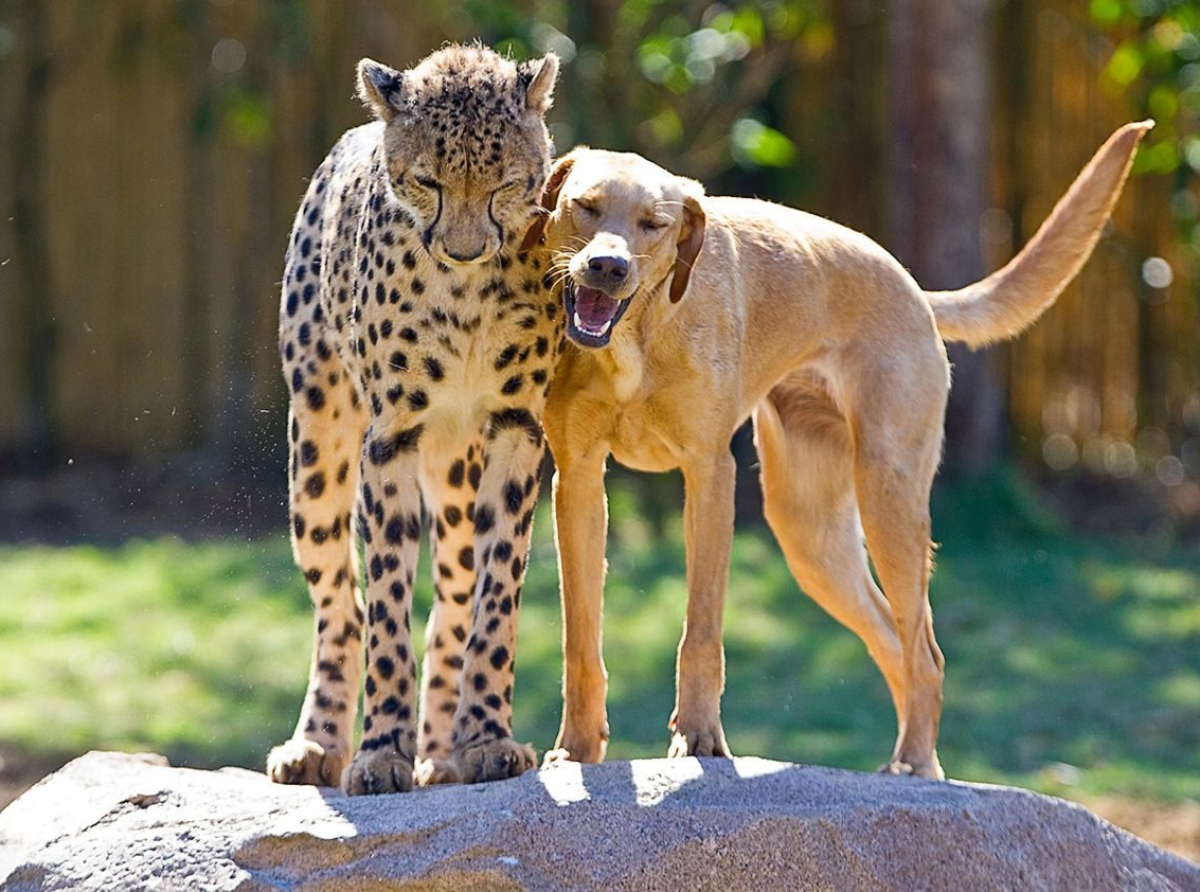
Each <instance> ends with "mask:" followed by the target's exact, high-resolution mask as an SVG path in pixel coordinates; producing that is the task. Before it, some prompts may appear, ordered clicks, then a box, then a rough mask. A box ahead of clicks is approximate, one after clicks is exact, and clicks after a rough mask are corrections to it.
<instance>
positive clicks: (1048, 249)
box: [527, 122, 1152, 778]
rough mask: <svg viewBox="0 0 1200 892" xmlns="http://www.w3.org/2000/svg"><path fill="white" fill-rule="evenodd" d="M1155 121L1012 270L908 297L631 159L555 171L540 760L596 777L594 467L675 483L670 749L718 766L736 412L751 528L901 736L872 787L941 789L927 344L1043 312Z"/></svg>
mask: <svg viewBox="0 0 1200 892" xmlns="http://www.w3.org/2000/svg"><path fill="white" fill-rule="evenodd" d="M1150 126H1152V125H1151V122H1144V123H1138V124H1129V125H1126V126H1125V127H1123V128H1121V129H1120V130H1118V131H1117V132H1116V133H1115V134H1114V135H1113V136H1112V137H1111V138H1110V139H1109V140H1108V142H1106V143H1105V144H1104V146H1103V147H1102V148H1101V149H1100V150H1099V151H1098V152H1097V154H1096V156H1095V157H1094V158H1093V159H1092V160H1091V162H1090V163H1089V164H1088V166H1087V167H1086V168H1085V169H1084V170H1083V172H1082V173H1081V174H1080V175H1079V177H1078V179H1077V180H1076V181H1075V183H1074V184H1073V185H1072V187H1071V189H1070V191H1069V192H1068V193H1067V194H1066V196H1065V197H1064V198H1063V199H1062V200H1061V201H1060V202H1059V204H1058V206H1057V207H1056V208H1055V209H1054V212H1053V213H1052V214H1051V216H1050V218H1049V219H1048V220H1047V221H1046V222H1045V224H1043V226H1042V228H1041V229H1040V230H1039V231H1038V233H1037V235H1036V236H1035V237H1034V239H1033V240H1032V241H1031V242H1030V243H1029V244H1028V245H1027V246H1026V247H1025V248H1024V250H1022V251H1021V252H1020V253H1019V254H1018V255H1017V257H1016V258H1014V259H1013V260H1012V261H1011V262H1010V263H1009V264H1008V265H1007V266H1005V267H1004V268H1003V269H1001V270H999V271H998V272H996V273H994V274H992V275H991V276H988V277H987V278H986V279H984V280H983V281H981V282H978V283H976V284H974V285H970V286H968V287H966V288H963V289H962V290H959V291H952V292H928V291H923V290H921V288H920V286H918V285H917V283H916V282H915V281H913V279H912V277H911V276H910V275H909V274H908V273H907V272H906V271H905V270H904V268H903V267H902V266H901V265H900V264H899V263H898V262H897V261H896V260H895V259H894V258H893V257H892V256H891V255H890V254H888V253H887V252H886V251H884V250H883V249H882V248H880V247H879V246H878V245H877V244H875V243H874V242H872V241H871V240H870V239H868V238H867V237H865V236H863V235H861V234H859V233H857V232H853V231H851V230H849V229H846V228H845V227H843V226H839V225H838V224H836V223H832V222H830V221H828V220H824V219H822V218H820V217H815V216H812V215H810V214H805V213H802V212H800V211H796V210H792V209H790V208H786V207H782V206H780V205H776V204H770V203H768V202H765V201H755V200H750V199H744V198H715V197H709V196H705V195H704V193H703V190H702V188H701V187H700V185H699V184H698V183H695V182H693V181H691V180H688V179H684V178H682V177H678V176H674V175H672V174H670V173H668V172H667V171H665V170H663V169H662V168H660V167H657V166H656V165H654V164H652V163H650V162H649V161H646V160H645V159H643V158H640V157H638V156H636V155H630V154H619V153H613V152H604V151H594V150H590V149H579V150H576V151H574V152H572V153H571V154H569V155H568V156H566V157H564V158H563V159H561V160H560V161H559V162H558V164H557V166H556V168H555V169H554V171H553V172H552V174H551V178H550V180H549V182H548V185H547V189H546V192H545V198H544V202H543V203H544V205H545V208H546V211H547V215H546V217H545V219H544V220H543V221H542V226H541V227H535V229H534V230H533V231H532V232H531V233H530V238H529V239H528V240H527V244H531V243H532V241H533V240H534V239H536V238H538V237H539V236H540V235H542V234H544V236H545V239H546V242H547V244H548V246H549V247H550V248H551V249H552V250H554V251H555V252H556V253H555V273H556V275H558V276H559V277H560V279H561V292H562V299H563V300H564V302H565V306H566V310H567V318H568V329H567V331H568V335H569V337H570V338H571V340H572V341H574V342H575V344H576V345H578V348H576V349H571V350H569V351H568V353H567V354H566V356H565V357H564V359H563V361H562V362H561V364H560V366H559V369H558V372H557V375H556V378H555V381H554V385H553V387H552V389H551V393H550V399H549V402H548V405H547V410H546V418H545V425H546V432H547V435H548V438H549V441H550V446H551V449H552V451H553V453H554V458H555V461H556V463H557V465H558V473H557V475H556V476H555V481H554V501H555V504H554V510H555V522H556V534H557V540H558V549H559V561H560V573H561V579H562V597H563V612H564V616H565V626H566V629H565V651H566V654H565V657H566V666H565V682H564V689H565V690H564V694H565V703H564V708H563V722H562V729H561V731H560V732H559V736H558V742H557V744H556V746H557V750H555V751H552V752H551V753H549V754H548V756H547V758H548V759H551V760H553V759H563V758H566V759H573V760H579V761H585V762H594V761H599V760H601V759H602V758H603V757H604V751H605V746H606V742H607V739H608V721H607V714H606V710H605V693H606V672H605V668H604V662H603V658H602V656H601V634H600V632H601V600H602V596H603V589H604V573H605V561H604V550H605V534H606V525H607V512H606V504H605V494H604V468H605V461H606V459H607V457H608V456H609V455H610V454H611V455H613V456H615V457H616V458H617V460H618V461H620V462H621V463H622V464H625V465H628V466H630V467H632V468H638V469H641V470H646V471H666V470H670V469H673V468H681V469H682V471H683V477H684V484H685V488H686V504H685V507H684V530H685V539H686V546H687V582H688V605H687V619H686V623H685V627H684V634H683V640H682V642H681V643H680V646H679V660H678V667H677V671H678V676H677V678H678V684H677V692H676V702H675V711H674V713H673V715H672V716H671V720H670V728H671V729H672V730H673V732H674V736H673V739H672V742H671V745H670V754H671V755H673V756H684V755H700V756H706V755H728V754H729V747H728V745H727V744H726V742H725V733H724V731H723V729H722V727H721V715H720V698H721V691H722V688H723V686H724V655H723V649H722V642H721V623H722V611H723V602H724V597H725V587H726V583H727V579H728V574H729V550H730V542H731V540H732V537H733V489H734V460H733V457H732V456H731V455H730V452H729V441H730V438H731V437H732V436H733V433H734V431H736V430H737V428H738V426H739V425H741V424H742V423H743V422H744V421H745V420H746V419H747V418H748V417H752V418H753V420H754V430H755V442H756V445H757V447H758V452H759V457H760V459H761V461H762V485H763V493H764V496H765V505H766V516H767V521H768V523H769V524H770V526H771V529H772V530H773V531H774V533H775V536H776V538H777V539H778V540H779V543H780V545H781V546H782V547H783V551H784V554H785V555H786V557H787V562H788V566H789V567H790V568H791V571H792V573H793V574H794V576H795V577H796V580H797V581H798V582H799V583H800V585H801V587H802V588H803V589H804V591H806V592H807V593H808V594H809V596H810V597H812V598H813V599H814V600H816V601H817V602H818V603H819V604H820V605H821V606H822V607H823V608H825V609H826V610H827V611H828V612H829V613H830V614H831V615H832V616H834V617H835V618H836V619H838V620H839V621H840V622H842V623H843V624H845V625H846V626H847V627H849V628H850V629H851V630H853V631H854V632H855V633H856V634H857V635H858V636H859V637H860V638H861V639H862V640H863V642H864V643H865V644H866V646H867V649H868V650H869V651H870V653H871V656H872V657H873V658H874V659H875V662H876V663H877V664H878V665H879V668H880V669H881V670H882V672H883V675H884V678H886V680H887V684H888V688H889V690H890V692H891V696H892V700H893V702H894V704H895V708H896V713H897V717H898V720H899V736H898V739H897V741H896V746H895V749H894V751H893V753H892V757H891V760H890V761H889V762H888V763H887V764H886V765H885V766H884V770H886V771H890V772H893V773H904V774H909V773H911V774H916V775H919V776H922V777H936V778H940V777H942V769H941V766H940V764H939V763H938V758H937V752H936V743H937V734H938V722H939V719H940V716H941V708H942V676H943V659H942V654H941V651H940V650H939V649H938V645H937V642H936V641H935V639H934V634H933V621H932V616H931V613H930V607H929V599H928V592H927V589H928V582H929V571H930V521H929V490H930V486H931V484H932V481H933V476H934V472H935V470H936V469H937V465H938V461H939V457H940V452H941V443H942V424H943V415H944V411H945V406H946V394H947V392H948V390H949V387H950V368H949V365H948V363H947V361H946V352H945V348H944V346H943V341H944V340H952V341H964V342H966V343H968V344H972V345H979V344H986V343H989V342H992V341H997V340H1001V339H1004V338H1008V337H1012V336H1013V335H1015V334H1017V333H1018V332H1020V331H1021V330H1022V329H1023V328H1025V327H1026V326H1028V325H1029V324H1030V323H1032V322H1033V321H1034V320H1035V319H1036V318H1037V317H1038V316H1039V314H1041V313H1042V311H1044V310H1045V309H1046V308H1047V307H1048V306H1049V305H1050V304H1051V303H1053V301H1054V299H1055V298H1056V297H1057V296H1058V294H1059V293H1060V292H1061V291H1062V289H1063V288H1064V287H1065V286H1066V284H1067V283H1068V282H1069V281H1070V280H1071V278H1072V277H1073V276H1074V275H1075V274H1076V272H1078V270H1079V268H1080V267H1081V266H1082V265H1083V263H1084V262H1085V261H1086V260H1087V258H1088V256H1089V254H1090V253H1091V250H1092V247H1093V245H1094V244H1095V243H1096V240H1097V238H1098V237H1099V234H1100V231H1101V228H1102V227H1103V225H1104V222H1105V220H1106V219H1107V218H1108V216H1109V213H1110V212H1111V209H1112V206H1113V204H1114V202H1115V201H1116V199H1117V196H1118V195H1119V193H1120V191H1121V187H1122V184H1123V183H1124V181H1125V177H1126V175H1127V173H1128V171H1129V166H1130V163H1131V159H1132V157H1133V153H1134V151H1135V149H1136V148H1137V144H1138V142H1139V140H1140V139H1141V137H1142V135H1143V134H1144V133H1145V132H1146V131H1147V130H1148V129H1149V128H1150ZM964 222H967V221H964ZM864 537H865V546H866V547H865V548H864ZM868 552H869V554H870V558H871V561H872V562H873V563H874V566H875V570H876V573H877V574H878V577H879V582H880V585H881V586H882V591H880V587H879V586H877V585H876V583H875V581H874V579H873V578H872V576H871V572H870V570H869V569H868V564H867V555H868Z"/></svg>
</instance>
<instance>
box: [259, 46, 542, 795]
mask: <svg viewBox="0 0 1200 892" xmlns="http://www.w3.org/2000/svg"><path fill="white" fill-rule="evenodd" d="M357 73H358V94H359V98H360V99H361V100H362V101H363V103H364V105H365V106H366V107H367V109H368V110H369V111H370V112H372V113H373V115H374V117H375V118H376V120H375V121H373V122H372V123H369V124H365V125H363V126H360V127H357V128H355V129H352V130H350V131H348V132H347V133H346V134H345V135H344V136H343V137H342V138H341V139H340V141H338V143H337V144H336V145H335V146H334V147H333V149H332V150H331V151H330V153H329V155H328V157H327V158H326V159H325V161H324V162H323V163H322V164H321V166H320V167H319V168H318V169H317V171H316V174H315V175H314V177H313V179H312V181H311V183H310V185H309V188H308V191H307V193H306V195H305V197H304V200H303V203H302V205H301V207H300V210H299V212H298V214H297V217H296V221H295V225H294V228H293V230H292V234H291V240H290V243H289V246H288V250H287V256H286V261H285V270H284V281H283V289H282V291H283V294H282V305H281V311H280V353H281V357H282V361H283V372H284V376H285V379H286V381H287V384H288V387H289V389H290V393H291V398H290V411H289V424H290V459H289V478H290V487H289V489H290V518H291V539H292V545H293V551H294V555H295V559H296V562H297V565H298V566H299V568H300V569H301V571H302V572H303V574H304V577H305V579H306V581H307V584H308V593H309V596H310V598H311V599H312V603H313V606H314V608H315V614H316V630H315V645H314V650H313V657H312V664H311V669H310V673H309V682H308V691H307V694H306V696H305V700H304V705H303V707H302V709H301V712H300V719H299V722H298V724H297V726H296V731H295V733H294V735H293V736H292V738H291V739H290V740H289V741H287V742H285V743H283V744H281V745H280V746H277V747H275V748H274V749H273V750H272V751H271V753H270V755H269V756H268V760H267V773H268V774H269V776H270V777H271V778H272V779H273V780H275V781H278V782H281V783H312V784H322V785H330V786H333V785H337V784H338V783H339V781H340V784H341V786H342V787H343V789H344V790H345V791H346V792H347V793H349V794H352V795H357V794H373V793H390V792H403V791H407V790H410V789H411V788H412V786H413V784H414V782H416V783H418V784H425V783H439V782H467V783H473V782H479V781H486V780H493V779H497V778H503V777H509V776H515V775H518V774H520V773H522V772H523V771H525V770H526V769H528V768H530V767H532V765H533V759H534V753H533V750H532V749H531V748H530V747H528V746H526V745H523V744H519V743H517V742H515V741H514V740H513V739H512V730H511V729H512V689H513V677H514V676H513V670H514V656H515V648H516V637H517V613H518V607H519V605H520V601H521V586H522V582H523V579H524V574H525V566H526V561H527V553H528V544H529V534H530V527H531V524H532V518H533V509H534V504H535V501H536V499H537V490H538V482H539V472H540V468H541V464H542V459H543V455H544V445H543V435H542V429H541V417H542V410H543V406H544V404H545V400H546V393H547V390H548V388H549V385H550V377H551V374H552V371H553V368H554V365H555V362H556V360H557V358H558V355H559V353H560V351H561V350H562V349H563V347H564V344H565V342H564V339H563V320H562V318H561V317H562V314H561V313H560V312H559V310H558V308H557V304H556V302H555V301H554V300H553V298H552V297H551V296H550V293H549V278H548V270H547V263H546V259H545V257H544V256H541V253H540V251H541V249H540V248H535V249H534V250H531V251H526V250H524V248H525V247H527V246H525V245H524V244H523V240H524V236H525V235H526V233H527V232H529V231H531V224H532V223H533V222H534V220H535V219H536V216H537V214H538V212H539V203H538V202H539V198H540V195H541V191H542V186H543V184H544V182H545V179H546V175H547V172H548V169H549V165H550V153H551V144H550V137H549V134H548V132H547V129H546V126H545V121H544V118H545V113H546V111H547V109H548V108H549V107H550V104H551V100H552V93H553V89H554V84H555V80H556V78H557V75H558V60H557V58H555V57H554V56H553V55H547V56H544V57H542V58H540V59H536V60H533V61H530V62H522V63H516V62H513V61H511V60H509V59H505V58H503V57H501V56H500V55H498V54H497V53H495V52H493V51H491V50H489V49H487V48H485V47H482V46H478V45H476V46H461V45H454V46H449V47H446V48H444V49H441V50H439V51H437V52H435V53H433V54H432V55H430V56H428V57H427V58H425V59H424V60H423V61H421V62H420V63H419V64H418V65H416V66H415V67H414V68H412V69H410V70H407V71H403V72H402V71H397V70H395V69H392V68H389V67H387V66H385V65H382V64H380V63H378V62H375V61H373V60H370V59H363V60H362V61H361V62H360V63H359V65H358V72H357ZM352 520H353V521H354V524H353V525H352ZM426 522H428V523H429V525H430V527H431V533H430V539H431V542H432V553H433V566H434V591H435V599H434V605H433V611H432V614H431V617H430V620H429V624H428V632H427V635H426V649H425V656H424V663H423V668H422V673H421V675H422V686H421V714H420V724H419V726H418V724H417V689H416V663H415V655H414V649H413V644H412V641H411V632H410V626H409V617H410V612H411V603H412V590H413V579H414V574H415V573H416V569H417V567H416V565H417V553H418V544H419V541H420V537H421V535H422V529H423V527H424V525H425V523H426ZM360 543H361V548H362V552H363V557H364V558H365V565H366V574H365V580H366V583H365V584H366V591H365V599H364V597H363V593H362V592H361V591H360V581H359V580H360V570H359V567H360V564H359V545H360ZM364 600H365V608H366V609H365V614H364V609H363V608H364ZM364 639H365V646H366V655H367V659H366V671H365V678H364V677H363V645H364ZM360 680H361V681H362V683H363V687H362V689H363V692H364V696H363V726H362V728H363V732H362V739H361V742H360V744H359V748H358V751H357V754H355V755H354V757H353V759H351V758H350V754H351V740H352V734H353V730H354V724H355V719H356V712H357V701H358V695H359V688H360ZM418 728H419V730H418Z"/></svg>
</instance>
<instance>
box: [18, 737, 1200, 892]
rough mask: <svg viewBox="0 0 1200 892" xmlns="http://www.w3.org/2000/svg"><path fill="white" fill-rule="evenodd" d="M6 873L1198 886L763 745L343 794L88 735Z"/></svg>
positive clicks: (520, 882) (1017, 801)
mask: <svg viewBox="0 0 1200 892" xmlns="http://www.w3.org/2000/svg"><path fill="white" fill-rule="evenodd" d="M0 888H2V889H4V890H12V892H18V890H19V892H25V890H51V889H104V890H111V889H120V890H127V889H162V890H173V889H189V890H190V889H245V890H265V889H303V890H310V889H314V890H315V889H320V890H357V889H381V888H382V889H405V890H408V889H436V890H442V889H444V890H468V889H535V890H538V889H630V890H635V889H636V890H642V889H689V890H690V889H720V890H723V892H726V890H737V889H754V890H760V889H810V888H811V889H895V890H906V892H907V890H919V889H951V890H989V889H1020V890H1029V889H1088V890H1107V889H1147V890H1172V889H1178V890H1200V866H1197V865H1195V864H1192V863H1191V862H1189V861H1185V860H1183V859H1182V858H1179V857H1176V856H1174V855H1171V854H1168V853H1167V852H1164V851H1162V850H1161V849H1158V848H1155V847H1154V846H1152V845H1150V844H1149V843H1146V842H1143V841H1142V840H1140V839H1138V838H1137V837H1135V836H1132V835H1130V834H1128V833H1126V832H1124V831H1122V830H1118V829H1117V828H1115V827H1113V826H1112V825H1110V824H1107V823H1105V822H1104V821H1101V820H1100V819H1099V818H1097V817H1095V816H1094V815H1092V814H1091V813H1090V812H1088V811H1087V810H1085V809H1083V808H1081V807H1080V806H1077V805H1072V804H1070V803H1067V802H1063V801H1060V800H1056V799H1051V798H1048V797H1045V796H1039V795H1037V794H1034V793H1029V792H1026V791H1023V790H1015V789H1010V788H1005V787H991V786H983V785H976V784H961V783H934V782H929V781H921V780H914V779H911V778H897V777H885V776H881V775H871V774H858V773H855V772H850V771H838V770H834V769H828V768H808V767H803V766H798V765H789V764H786V763H781V762H770V761H766V760H763V759H752V758H743V759H734V760H733V761H728V760H718V759H704V760H697V759H682V760H677V761H672V760H665V759H661V760H647V761H637V762H612V763H609V764H606V765H596V766H586V767H581V766H579V765H570V764H568V765H560V766H556V767H554V768H552V769H548V770H544V771H541V772H530V773H528V774H526V775H525V776H523V777H520V778H516V779H514V780H509V781H503V782H500V783H493V784H487V785H483V786H473V787H442V788H435V789H429V790H418V791H417V792H415V793H409V794H400V795H394V796H379V797H366V798H348V797H345V796H342V795H341V794H340V793H338V792H336V791H334V790H328V789H319V788H316V787H284V786H278V785H275V784H272V783H270V782H269V781H267V779H266V778H265V777H264V776H262V775H259V774H255V773H252V772H249V771H242V770H238V769H233V770H224V771H217V772H211V771H194V770H190V769H183V768H171V767H169V766H167V764H166V762H165V760H163V759H162V758H161V757H156V756H130V755H122V754H116V753H90V754H89V755H86V756H83V757H82V758H80V759H77V760H75V761H74V762H72V763H71V764H69V765H67V766H66V767H65V768H63V769H62V770H61V771H59V772H58V773H57V774H54V775H51V776H50V777H49V778H47V779H46V780H44V781H42V782H41V783H40V784H38V785H37V786H36V787H34V788H33V789H31V790H30V791H29V792H27V793H26V794H25V795H24V796H22V797H21V798H20V799H19V800H17V801H16V802H14V803H13V804H12V805H11V806H9V808H8V809H6V810H5V811H4V812H0Z"/></svg>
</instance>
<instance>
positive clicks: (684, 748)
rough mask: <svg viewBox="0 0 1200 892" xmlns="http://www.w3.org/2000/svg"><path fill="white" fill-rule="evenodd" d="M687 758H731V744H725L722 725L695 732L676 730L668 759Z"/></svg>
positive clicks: (668, 749) (672, 737)
mask: <svg viewBox="0 0 1200 892" xmlns="http://www.w3.org/2000/svg"><path fill="white" fill-rule="evenodd" d="M686 756H702V757H704V756H719V757H723V758H726V759H729V758H731V757H732V754H731V753H730V752H729V744H727V743H726V742H725V731H724V730H723V729H722V728H721V725H720V723H717V724H715V725H710V726H705V727H701V728H697V729H695V730H688V729H686V728H676V730H675V733H674V734H673V735H672V736H671V745H670V746H669V747H668V748H667V758H668V759H682V758H684V757H686Z"/></svg>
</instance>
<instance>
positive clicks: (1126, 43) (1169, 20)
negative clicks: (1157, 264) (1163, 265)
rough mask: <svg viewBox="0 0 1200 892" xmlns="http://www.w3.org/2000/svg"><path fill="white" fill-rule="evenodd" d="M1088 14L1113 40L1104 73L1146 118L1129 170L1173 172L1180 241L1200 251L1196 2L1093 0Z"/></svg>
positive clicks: (1199, 28)
mask: <svg viewBox="0 0 1200 892" xmlns="http://www.w3.org/2000/svg"><path fill="white" fill-rule="evenodd" d="M1089 10H1090V13H1091V16H1092V20H1093V21H1094V22H1096V24H1097V25H1100V26H1102V27H1104V28H1106V29H1108V30H1109V31H1110V32H1111V33H1112V34H1113V35H1114V36H1115V37H1116V38H1117V39H1118V43H1117V46H1116V49H1115V50H1114V51H1113V54H1112V56H1111V57H1110V58H1109V61H1108V64H1107V66H1106V67H1105V77H1106V79H1107V80H1108V82H1109V84H1110V85H1111V86H1112V87H1113V88H1114V89H1116V90H1118V91H1121V92H1123V93H1124V94H1125V95H1126V96H1127V97H1128V98H1129V101H1130V103H1131V105H1132V106H1133V107H1134V108H1135V109H1137V113H1138V114H1141V115H1145V116H1147V117H1152V118H1154V119H1155V121H1156V122H1157V126H1156V127H1155V129H1154V130H1153V131H1151V133H1150V135H1149V137H1148V138H1147V140H1146V143H1145V145H1144V147H1143V149H1142V150H1141V152H1139V154H1138V157H1137V159H1136V161H1135V163H1134V170H1135V171H1138V172H1146V173H1159V174H1172V175H1174V178H1175V188H1176V193H1175V201H1174V203H1173V210H1174V212H1175V215H1176V218H1177V219H1178V220H1179V221H1180V225H1181V229H1182V230H1183V234H1184V236H1185V240H1186V241H1187V242H1188V243H1189V244H1190V246H1191V247H1192V248H1193V250H1196V249H1200V228H1198V227H1196V225H1195V224H1196V223H1197V220H1200V204H1198V203H1197V202H1196V200H1195V197H1194V195H1193V194H1192V188H1193V186H1194V184H1195V176H1196V174H1197V173H1200V3H1197V2H1196V0H1091V3H1090V7H1089Z"/></svg>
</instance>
